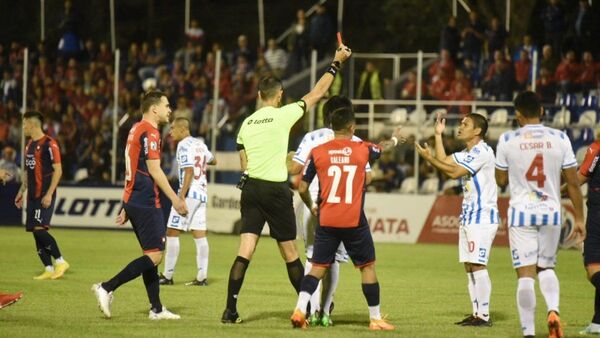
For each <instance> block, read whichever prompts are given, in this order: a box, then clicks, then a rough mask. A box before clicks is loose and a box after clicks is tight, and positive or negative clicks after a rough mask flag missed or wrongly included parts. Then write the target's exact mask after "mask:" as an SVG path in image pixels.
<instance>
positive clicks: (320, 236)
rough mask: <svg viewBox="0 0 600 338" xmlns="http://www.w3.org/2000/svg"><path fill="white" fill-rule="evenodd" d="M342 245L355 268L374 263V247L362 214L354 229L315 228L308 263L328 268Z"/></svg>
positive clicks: (365, 219)
mask: <svg viewBox="0 0 600 338" xmlns="http://www.w3.org/2000/svg"><path fill="white" fill-rule="evenodd" d="M340 242H343V243H344V247H346V251H348V256H350V258H351V259H352V263H354V266H355V267H357V268H361V267H363V266H367V265H371V264H374V263H375V245H374V244H373V237H371V230H370V229H369V224H368V223H367V218H366V217H365V215H364V213H361V217H360V223H359V225H358V227H355V228H334V227H323V226H321V225H318V226H317V230H316V231H315V244H314V249H313V255H312V259H311V260H310V262H311V263H312V264H313V265H315V266H321V267H329V266H330V265H331V264H332V263H333V262H334V261H335V253H336V251H337V249H338V247H339V246H340Z"/></svg>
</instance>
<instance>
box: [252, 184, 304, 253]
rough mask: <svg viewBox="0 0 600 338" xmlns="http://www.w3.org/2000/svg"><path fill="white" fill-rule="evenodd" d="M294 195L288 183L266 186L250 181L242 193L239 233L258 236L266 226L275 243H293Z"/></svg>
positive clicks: (294, 223) (294, 230) (294, 222)
mask: <svg viewBox="0 0 600 338" xmlns="http://www.w3.org/2000/svg"><path fill="white" fill-rule="evenodd" d="M292 200H293V194H292V191H291V190H290V188H289V186H288V183H287V182H269V181H263V180H259V179H255V178H249V179H248V181H247V182H246V185H245V186H244V188H243V189H242V198H241V201H240V204H241V209H242V210H241V211H242V228H241V230H240V232H241V233H248V232H249V233H253V234H256V235H259V236H260V233H261V232H262V229H263V226H264V225H265V222H267V224H269V232H270V234H271V237H273V238H274V239H275V240H277V241H278V242H285V241H291V240H294V239H296V216H295V215H294V206H293V202H292Z"/></svg>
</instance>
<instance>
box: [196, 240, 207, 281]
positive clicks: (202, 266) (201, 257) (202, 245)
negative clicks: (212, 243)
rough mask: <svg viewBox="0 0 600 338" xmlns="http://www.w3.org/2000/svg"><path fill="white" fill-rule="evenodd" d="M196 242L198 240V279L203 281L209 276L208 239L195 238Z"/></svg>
mask: <svg viewBox="0 0 600 338" xmlns="http://www.w3.org/2000/svg"><path fill="white" fill-rule="evenodd" d="M194 242H196V265H197V266H198V274H197V275H196V279H197V280H199V281H203V280H205V279H206V277H207V276H208V239H207V238H206V237H202V238H194Z"/></svg>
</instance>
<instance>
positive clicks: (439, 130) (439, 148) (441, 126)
mask: <svg viewBox="0 0 600 338" xmlns="http://www.w3.org/2000/svg"><path fill="white" fill-rule="evenodd" d="M433 129H434V134H435V158H437V159H438V160H440V161H442V162H446V163H447V162H448V161H447V157H448V156H447V155H446V149H444V139H443V137H442V135H443V134H444V130H445V129H446V119H444V118H442V113H437V116H436V118H435V124H434V126H433Z"/></svg>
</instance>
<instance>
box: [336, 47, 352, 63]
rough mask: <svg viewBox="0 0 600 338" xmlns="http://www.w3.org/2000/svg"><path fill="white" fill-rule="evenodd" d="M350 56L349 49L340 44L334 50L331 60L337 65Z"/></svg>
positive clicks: (350, 51)
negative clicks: (336, 62)
mask: <svg viewBox="0 0 600 338" xmlns="http://www.w3.org/2000/svg"><path fill="white" fill-rule="evenodd" d="M350 55H352V50H350V48H348V47H347V46H346V45H344V44H343V43H342V44H340V45H339V46H338V48H337V49H336V50H335V57H334V58H333V61H334V62H335V61H338V62H339V63H342V62H344V61H346V60H347V59H348V58H349V57H350Z"/></svg>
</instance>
